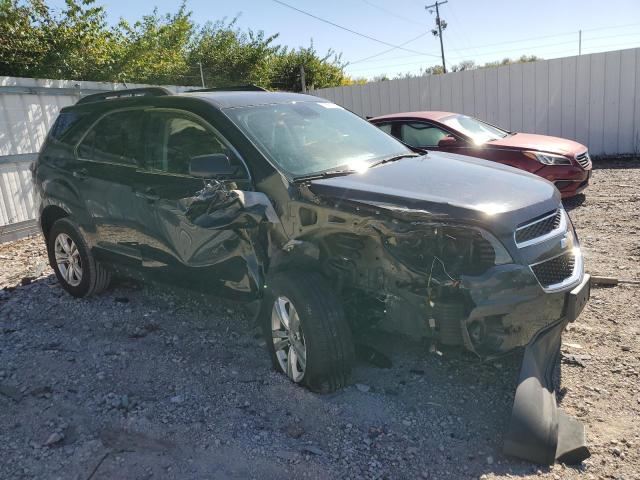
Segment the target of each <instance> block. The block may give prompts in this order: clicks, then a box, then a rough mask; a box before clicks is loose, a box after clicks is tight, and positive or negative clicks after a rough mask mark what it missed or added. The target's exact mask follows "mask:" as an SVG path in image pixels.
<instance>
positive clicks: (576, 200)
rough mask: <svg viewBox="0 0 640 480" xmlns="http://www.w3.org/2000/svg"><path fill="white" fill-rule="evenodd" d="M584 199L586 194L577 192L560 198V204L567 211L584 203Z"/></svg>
mask: <svg viewBox="0 0 640 480" xmlns="http://www.w3.org/2000/svg"><path fill="white" fill-rule="evenodd" d="M586 200H587V197H586V195H585V194H584V193H579V194H578V195H576V196H575V197H571V198H565V199H564V200H562V205H564V209H565V210H566V211H567V212H570V211H571V210H574V209H576V208H578V207H581V206H582V205H584V202H585V201H586Z"/></svg>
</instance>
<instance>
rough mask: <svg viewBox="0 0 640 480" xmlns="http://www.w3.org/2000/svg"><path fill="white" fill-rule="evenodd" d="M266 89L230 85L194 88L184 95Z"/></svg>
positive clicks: (250, 85) (260, 90)
mask: <svg viewBox="0 0 640 480" xmlns="http://www.w3.org/2000/svg"><path fill="white" fill-rule="evenodd" d="M267 91H268V90H267V89H266V88H262V87H259V86H257V85H253V84H251V83H248V84H246V85H230V86H228V87H213V88H196V89H194V90H187V91H186V92H185V93H194V92H267Z"/></svg>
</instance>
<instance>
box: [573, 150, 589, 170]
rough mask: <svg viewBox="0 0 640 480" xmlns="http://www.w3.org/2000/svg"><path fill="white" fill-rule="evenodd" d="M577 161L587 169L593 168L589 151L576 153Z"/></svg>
mask: <svg viewBox="0 0 640 480" xmlns="http://www.w3.org/2000/svg"><path fill="white" fill-rule="evenodd" d="M576 161H577V162H578V163H579V164H580V166H581V167H582V168H584V169H585V170H586V169H588V168H591V157H590V156H589V152H583V153H581V154H579V155H576Z"/></svg>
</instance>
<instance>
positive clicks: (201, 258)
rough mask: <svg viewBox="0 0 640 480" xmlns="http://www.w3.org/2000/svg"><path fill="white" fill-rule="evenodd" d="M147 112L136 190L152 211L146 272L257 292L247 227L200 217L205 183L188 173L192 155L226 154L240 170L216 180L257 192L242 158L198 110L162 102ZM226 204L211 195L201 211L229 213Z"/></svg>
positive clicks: (184, 281) (197, 284)
mask: <svg viewBox="0 0 640 480" xmlns="http://www.w3.org/2000/svg"><path fill="white" fill-rule="evenodd" d="M146 116H147V119H146V123H147V138H146V144H147V149H146V161H145V167H144V171H143V172H142V173H141V174H142V176H143V178H141V182H140V184H139V188H138V190H137V192H136V195H137V197H136V198H137V199H136V202H138V205H139V208H140V209H146V212H147V215H146V216H147V218H148V219H149V222H148V225H149V229H148V230H147V231H146V232H145V234H146V237H147V243H146V244H145V245H144V246H143V248H142V261H143V266H144V268H145V270H146V271H147V273H148V274H150V275H151V276H154V277H156V278H158V279H160V280H169V281H171V282H172V283H180V284H182V285H183V286H187V287H191V288H198V289H204V290H208V291H216V290H219V289H221V288H224V287H226V286H228V287H232V289H233V290H236V291H237V290H240V291H247V292H249V291H252V290H253V289H254V288H255V285H252V282H251V278H250V274H249V272H248V269H247V259H248V258H252V257H253V252H252V247H251V245H250V242H249V241H248V239H247V238H248V236H247V235H246V233H245V232H243V231H242V229H238V228H214V227H211V226H210V225H209V226H206V227H205V226H202V224H198V223H197V222H194V218H195V216H197V215H195V214H194V213H193V208H192V207H193V205H194V199H196V197H198V195H199V193H200V192H201V191H202V190H203V188H204V187H205V183H206V182H205V181H204V180H203V179H202V178H196V177H192V176H191V175H189V161H190V159H191V158H193V157H197V156H201V155H210V154H220V153H222V154H225V155H227V156H228V157H229V159H230V160H231V163H232V164H233V165H236V166H237V167H238V173H237V175H234V176H226V177H219V178H216V179H213V180H212V182H213V183H214V184H217V183H216V182H219V184H217V185H219V186H220V188H221V189H222V190H223V191H229V190H233V189H239V190H252V186H251V180H250V176H249V173H248V170H247V168H246V167H245V165H244V162H243V161H242V160H241V159H240V156H239V154H238V153H237V151H236V150H235V149H234V148H233V147H232V146H231V144H230V143H229V142H227V141H226V140H225V139H224V138H223V137H222V135H221V134H220V133H219V132H218V131H217V130H216V129H215V128H214V127H213V126H211V125H210V124H209V123H207V122H206V121H205V120H204V119H202V118H201V117H199V116H197V115H195V114H192V113H190V112H187V111H183V110H177V109H160V108H157V109H150V110H148V111H147V112H146ZM223 197H224V193H221V197H220V198H223ZM227 207H228V205H223V203H221V202H213V201H211V202H210V203H209V204H206V205H200V207H199V208H200V210H201V211H199V212H198V214H204V215H209V216H211V218H214V217H216V215H219V216H224V214H225V213H226V211H220V210H221V209H222V210H224V208H227ZM235 207H237V205H235ZM235 207H234V208H235Z"/></svg>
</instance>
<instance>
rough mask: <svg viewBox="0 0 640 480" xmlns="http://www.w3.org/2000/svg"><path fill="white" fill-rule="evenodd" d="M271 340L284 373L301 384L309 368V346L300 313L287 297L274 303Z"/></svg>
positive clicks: (282, 297) (277, 299) (279, 298)
mask: <svg viewBox="0 0 640 480" xmlns="http://www.w3.org/2000/svg"><path fill="white" fill-rule="evenodd" d="M271 338H272V340H273V347H274V350H275V352H276V357H277V359H278V363H279V365H280V368H281V369H282V371H283V372H285V373H286V374H287V376H288V377H289V378H290V379H291V380H292V381H294V382H296V383H299V382H301V381H302V379H303V378H304V373H305V370H306V366H307V346H306V343H305V339H304V334H303V333H302V326H301V325H300V317H299V316H298V312H297V311H296V308H295V307H294V305H293V303H292V302H291V300H289V299H288V298H287V297H284V296H280V297H278V298H276V300H275V302H274V303H273V309H272V311H271Z"/></svg>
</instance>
